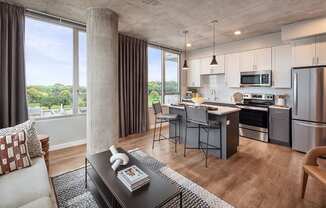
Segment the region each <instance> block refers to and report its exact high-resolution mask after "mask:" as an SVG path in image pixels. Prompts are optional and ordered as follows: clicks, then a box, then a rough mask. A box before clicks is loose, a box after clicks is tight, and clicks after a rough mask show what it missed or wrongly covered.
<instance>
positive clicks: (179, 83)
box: [147, 43, 181, 108]
mask: <svg viewBox="0 0 326 208" xmlns="http://www.w3.org/2000/svg"><path fill="white" fill-rule="evenodd" d="M147 47H148V48H149V47H150V48H156V49H159V50H161V63H162V64H161V82H162V88H161V95H162V96H161V100H160V102H161V103H162V104H165V95H179V101H180V100H181V61H180V60H181V52H180V51H176V50H173V49H170V48H165V47H162V46H158V45H154V44H150V43H149V44H148V46H147ZM147 50H148V49H147ZM166 53H173V54H177V55H178V69H177V70H178V72H177V76H178V78H177V80H178V92H177V93H166V92H165V81H166V79H165V54H166ZM147 82H148V81H147ZM148 107H149V108H151V107H152V106H148Z"/></svg>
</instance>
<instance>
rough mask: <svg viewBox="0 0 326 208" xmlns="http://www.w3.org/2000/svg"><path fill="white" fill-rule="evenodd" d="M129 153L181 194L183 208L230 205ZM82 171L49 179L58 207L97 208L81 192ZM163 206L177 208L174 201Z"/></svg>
mask: <svg viewBox="0 0 326 208" xmlns="http://www.w3.org/2000/svg"><path fill="white" fill-rule="evenodd" d="M130 154H131V155H132V156H133V157H135V158H136V159H138V160H139V161H141V162H142V163H143V164H144V165H145V166H146V167H147V168H149V169H151V170H152V171H154V172H156V173H158V174H160V175H161V176H162V177H163V178H164V179H166V180H168V181H170V182H171V183H174V184H176V185H177V186H178V187H179V188H180V189H181V190H182V194H183V207H186V208H195V207H200V208H232V207H233V206H231V205H230V204H228V203H227V202H225V201H223V200H222V199H220V198H218V197H217V196H215V195H214V194H212V193H210V192H208V191H207V190H206V189H204V188H203V187H201V186H199V185H197V184H196V183H194V182H192V181H191V180H189V179H187V178H186V177H184V176H182V175H180V174H179V173H177V172H176V171H174V170H172V169H170V168H169V167H167V166H166V165H165V164H163V163H161V162H160V161H158V160H156V159H155V158H153V157H151V156H149V155H147V154H146V153H144V152H143V151H141V150H139V149H136V150H133V151H130ZM84 174H85V172H84V168H81V169H78V170H75V171H72V172H69V173H65V174H62V175H59V176H56V177H53V178H51V179H52V184H53V188H54V191H55V194H56V199H57V204H58V208H77V207H78V208H98V206H97V204H96V201H95V199H94V198H93V196H92V194H91V193H90V192H89V191H88V190H86V189H85V184H84V181H85V180H84V179H85V178H84V177H85V175H84ZM164 207H169V208H170V207H171V208H174V207H179V202H178V199H175V200H173V201H171V202H170V203H169V204H167V205H166V206H164Z"/></svg>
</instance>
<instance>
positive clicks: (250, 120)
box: [239, 108, 268, 129]
mask: <svg viewBox="0 0 326 208" xmlns="http://www.w3.org/2000/svg"><path fill="white" fill-rule="evenodd" d="M239 119H240V123H241V124H245V125H248V126H254V127H258V128H264V129H267V128H268V110H267V111H265V110H256V109H249V108H241V111H240V115H239Z"/></svg>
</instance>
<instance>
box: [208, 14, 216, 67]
mask: <svg viewBox="0 0 326 208" xmlns="http://www.w3.org/2000/svg"><path fill="white" fill-rule="evenodd" d="M212 23H213V59H212V62H211V64H210V65H211V66H217V65H218V63H217V61H216V51H215V25H216V23H217V20H214V21H212Z"/></svg>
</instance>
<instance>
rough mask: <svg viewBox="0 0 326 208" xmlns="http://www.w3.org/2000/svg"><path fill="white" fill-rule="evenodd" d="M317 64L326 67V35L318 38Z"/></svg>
mask: <svg viewBox="0 0 326 208" xmlns="http://www.w3.org/2000/svg"><path fill="white" fill-rule="evenodd" d="M316 62H317V63H316V64H317V65H326V35H321V36H318V37H317V38H316Z"/></svg>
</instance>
